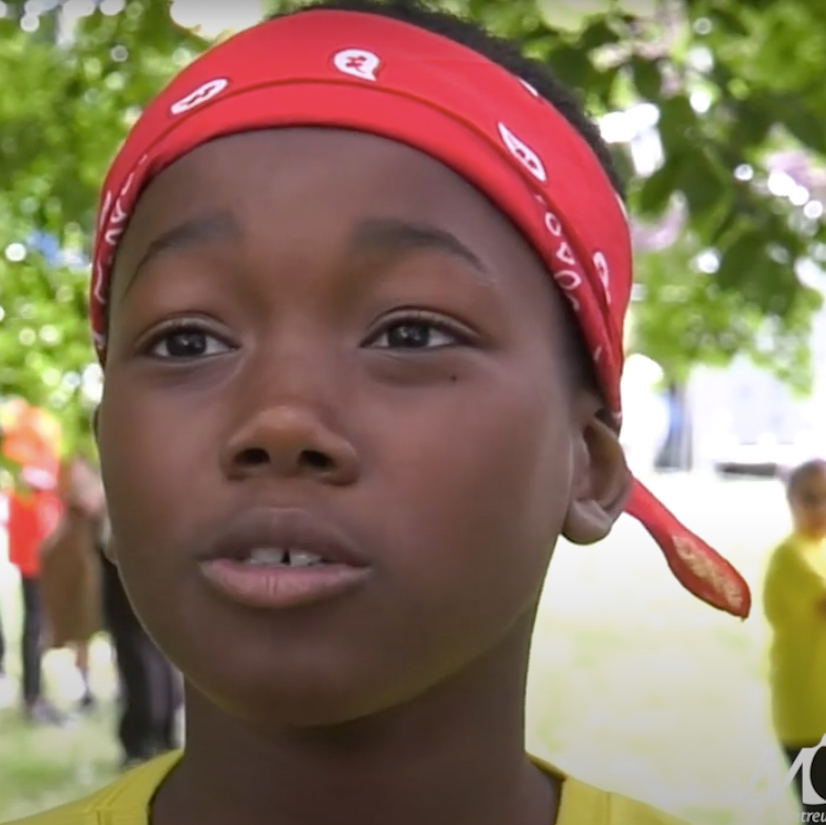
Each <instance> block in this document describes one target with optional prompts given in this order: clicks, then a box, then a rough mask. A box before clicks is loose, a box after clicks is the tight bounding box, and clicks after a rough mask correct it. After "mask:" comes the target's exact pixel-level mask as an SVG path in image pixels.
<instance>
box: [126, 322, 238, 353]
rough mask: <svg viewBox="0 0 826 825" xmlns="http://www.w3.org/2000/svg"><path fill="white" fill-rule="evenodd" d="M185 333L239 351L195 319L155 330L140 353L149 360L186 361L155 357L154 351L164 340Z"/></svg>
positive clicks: (170, 323)
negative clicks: (198, 334)
mask: <svg viewBox="0 0 826 825" xmlns="http://www.w3.org/2000/svg"><path fill="white" fill-rule="evenodd" d="M185 332H188V333H193V332H195V333H200V334H201V335H204V336H205V337H207V338H214V339H215V340H216V341H220V342H221V344H223V345H224V346H225V347H226V348H227V349H230V350H231V349H237V347H235V346H234V345H232V344H230V342H229V341H227V339H226V338H225V337H224V336H222V335H218V334H217V333H216V332H215V331H214V330H212V329H210V328H209V326H208V325H207V324H206V323H205V322H204V321H201V320H197V319H195V318H174V319H172V320H171V321H167V322H166V323H164V324H162V325H161V326H160V327H158V328H157V329H155V330H154V331H153V332H152V334H151V336H149V337H148V338H147V339H146V340H145V341H144V342H142V343H141V345H140V352H141V354H142V355H145V356H147V357H149V358H158V359H159V360H166V361H173V360H184V359H180V358H170V357H166V358H163V357H162V356H158V355H155V354H154V353H153V352H152V350H154V349H155V348H156V347H157V346H158V345H159V344H161V343H163V342H164V340H166V339H168V338H171V337H172V336H173V335H180V334H181V333H185Z"/></svg>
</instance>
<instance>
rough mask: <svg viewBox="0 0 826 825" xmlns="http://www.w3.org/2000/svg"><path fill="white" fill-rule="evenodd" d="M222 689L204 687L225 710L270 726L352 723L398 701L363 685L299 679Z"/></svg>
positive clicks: (250, 720) (328, 725)
mask: <svg viewBox="0 0 826 825" xmlns="http://www.w3.org/2000/svg"><path fill="white" fill-rule="evenodd" d="M221 688H222V689H221V690H219V691H204V693H205V694H206V696H207V698H208V699H209V701H210V702H211V703H212V704H214V705H216V706H217V707H218V708H220V709H221V710H222V711H223V712H224V713H227V714H229V715H230V716H233V717H235V718H236V719H241V720H243V721H245V722H247V723H248V724H251V725H257V726H265V727H270V728H294V729H298V728H303V729H312V728H333V727H341V726H344V725H352V724H355V723H357V722H359V721H363V720H365V719H367V718H369V717H374V716H376V715H378V714H381V713H382V712H383V711H386V710H389V709H390V708H391V707H393V706H394V704H395V703H394V702H389V703H388V702H386V701H384V702H383V701H381V700H380V699H379V697H378V695H376V694H373V695H371V694H370V693H369V692H367V691H365V689H364V688H363V687H355V686H353V688H352V689H350V690H346V689H344V686H338V687H336V688H333V687H332V686H328V685H324V684H319V683H318V682H312V683H310V682H309V680H308V681H298V680H296V681H295V682H294V683H293V684H286V683H284V682H282V683H281V684H280V685H276V684H273V683H266V684H260V685H256V684H250V683H249V682H246V683H245V684H244V685H239V684H234V685H231V684H224V685H222V686H221Z"/></svg>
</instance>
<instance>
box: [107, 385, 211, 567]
mask: <svg viewBox="0 0 826 825" xmlns="http://www.w3.org/2000/svg"><path fill="white" fill-rule="evenodd" d="M168 413H169V410H162V409H160V408H159V405H158V404H157V403H154V402H153V401H152V398H151V394H149V393H138V392H129V391H124V389H123V388H121V387H118V386H117V383H116V382H115V381H112V382H111V384H110V386H109V387H107V390H106V392H105V394H104V398H103V401H102V404H101V408H100V414H99V419H98V442H99V450H100V460H101V470H102V474H103V480H104V484H105V485H106V494H107V503H108V507H109V513H110V518H111V521H112V530H113V534H114V536H115V538H116V539H117V541H118V544H119V546H121V547H122V550H124V551H128V552H129V553H130V554H132V553H135V554H143V553H145V552H148V548H158V549H159V550H160V549H161V548H164V547H166V546H170V545H171V546H174V545H175V544H176V542H177V541H178V540H179V539H181V538H184V537H185V536H186V535H187V530H186V524H185V523H184V522H185V519H186V517H187V513H190V512H192V510H193V508H191V507H186V506H185V502H186V501H187V500H189V501H197V502H199V505H200V507H201V508H208V507H209V506H210V501H209V497H208V495H209V494H208V492H207V491H206V490H205V489H202V488H205V487H206V486H207V483H208V479H207V477H208V476H210V472H209V470H210V467H217V462H216V460H215V457H214V453H215V450H214V447H213V448H212V450H211V452H210V454H209V455H206V453H207V452H209V447H210V445H214V443H215V435H214V433H210V432H209V431H208V428H209V426H210V418H209V417H208V416H199V415H197V414H195V415H193V414H192V413H189V414H187V415H185V416H183V417H181V416H180V415H178V416H175V415H172V416H170V415H169V414H168ZM176 421H177V424H176ZM181 421H185V422H186V428H185V429H184V430H182V429H181V427H180V422H181ZM194 467H197V468H198V472H193V471H192V468H194ZM209 481H212V482H213V484H214V478H213V479H209ZM205 495H206V496H207V498H204V496H205ZM198 509H199V508H197V507H196V508H195V510H196V511H197V510H198ZM153 555H154V556H155V557H156V558H159V559H168V558H170V556H169V555H168V554H164V553H154V554H153ZM163 563H166V562H163Z"/></svg>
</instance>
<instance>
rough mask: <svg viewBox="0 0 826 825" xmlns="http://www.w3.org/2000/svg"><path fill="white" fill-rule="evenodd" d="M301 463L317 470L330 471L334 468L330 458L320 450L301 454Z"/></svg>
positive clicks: (305, 451) (306, 451)
mask: <svg viewBox="0 0 826 825" xmlns="http://www.w3.org/2000/svg"><path fill="white" fill-rule="evenodd" d="M301 462H302V463H303V464H306V465H307V466H309V467H312V468H313V469H315V470H329V469H330V468H331V467H332V466H333V460H332V459H331V458H330V456H328V455H325V454H324V453H320V452H318V450H304V451H303V452H302V453H301Z"/></svg>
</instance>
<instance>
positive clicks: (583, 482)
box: [562, 416, 632, 544]
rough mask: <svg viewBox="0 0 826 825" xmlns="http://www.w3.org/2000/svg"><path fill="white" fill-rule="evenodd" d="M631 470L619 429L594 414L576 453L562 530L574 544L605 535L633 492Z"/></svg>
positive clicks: (597, 538)
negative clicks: (617, 431)
mask: <svg viewBox="0 0 826 825" xmlns="http://www.w3.org/2000/svg"><path fill="white" fill-rule="evenodd" d="M631 481H632V479H631V473H630V471H629V469H628V465H627V463H626V461H625V454H624V452H623V449H622V445H621V444H620V441H619V436H618V434H617V433H616V431H615V430H614V429H613V428H612V427H610V426H609V425H608V424H606V423H605V422H603V421H601V420H600V419H599V418H598V417H596V416H594V417H593V418H592V419H591V420H590V421H589V422H588V424H586V426H585V427H584V429H583V431H582V433H581V434H580V438H579V443H578V444H577V450H576V455H575V457H574V479H573V486H572V489H571V500H570V502H569V504H568V512H567V514H566V517H565V523H564V525H563V530H562V533H563V535H564V536H565V538H566V539H567V540H568V541H570V542H572V543H573V544H593V543H594V542H597V541H600V540H601V539H604V538H605V537H606V536H607V535H608V533H610V532H611V528H612V527H613V526H614V522H615V521H616V520H617V519H618V518H619V516H620V514H621V513H622V511H623V507H624V506H625V502H626V501H627V499H628V496H629V494H630V492H631Z"/></svg>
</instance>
